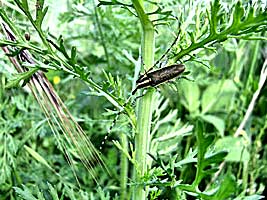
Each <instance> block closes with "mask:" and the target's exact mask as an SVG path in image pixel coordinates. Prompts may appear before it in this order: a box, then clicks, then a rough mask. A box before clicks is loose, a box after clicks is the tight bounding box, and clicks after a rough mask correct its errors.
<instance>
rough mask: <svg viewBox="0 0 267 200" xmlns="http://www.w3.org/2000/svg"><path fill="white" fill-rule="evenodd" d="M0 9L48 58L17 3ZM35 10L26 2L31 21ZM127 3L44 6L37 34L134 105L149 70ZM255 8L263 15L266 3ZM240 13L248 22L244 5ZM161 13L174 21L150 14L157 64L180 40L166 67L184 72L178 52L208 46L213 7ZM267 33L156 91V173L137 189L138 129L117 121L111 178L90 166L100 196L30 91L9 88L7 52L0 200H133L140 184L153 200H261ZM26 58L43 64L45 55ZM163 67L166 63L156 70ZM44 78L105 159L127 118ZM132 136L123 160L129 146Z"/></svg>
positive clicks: (77, 89) (199, 53) (195, 57)
mask: <svg viewBox="0 0 267 200" xmlns="http://www.w3.org/2000/svg"><path fill="white" fill-rule="evenodd" d="M4 3H6V5H7V6H6V7H5V8H4V9H5V12H6V13H7V14H8V16H9V17H10V19H11V20H12V21H13V22H14V24H15V25H16V26H17V28H18V29H19V30H20V31H21V34H24V33H26V32H27V33H30V35H31V41H30V42H31V43H32V44H34V45H35V46H37V47H40V48H42V47H43V46H42V45H43V44H42V41H41V40H40V38H39V37H38V34H37V33H36V30H34V29H33V27H32V26H31V25H30V22H29V20H28V19H27V17H25V16H24V15H23V13H22V11H21V10H20V9H19V7H18V6H17V5H16V4H15V3H14V2H13V1H6V2H5V1H4ZM35 3H36V2H34V1H29V7H30V11H31V12H34V9H35ZM123 3H124V4H119V2H118V1H113V3H110V5H104V4H108V3H103V2H102V4H103V5H101V6H100V7H96V6H97V2H95V3H94V2H93V1H82V0H73V1H63V0H58V1H52V0H47V1H45V5H47V6H48V7H49V10H48V13H47V15H46V17H45V19H44V22H43V26H42V30H43V31H44V32H45V33H46V34H47V37H49V38H52V39H53V40H54V41H57V39H58V38H59V37H60V36H62V38H63V39H64V45H65V48H66V49H67V51H68V52H70V51H71V48H72V46H75V47H76V48H77V53H76V54H77V64H78V65H79V66H83V67H84V71H85V72H90V73H89V77H90V78H91V79H92V80H93V81H94V82H95V83H97V84H98V85H99V86H100V87H101V89H102V90H103V91H105V92H108V93H111V94H112V95H113V96H115V97H116V98H115V100H114V101H115V102H119V104H120V105H122V104H124V103H125V102H126V99H127V98H128V97H129V96H130V95H131V91H132V89H133V86H134V80H136V78H137V75H138V73H139V71H140V67H141V65H142V61H141V53H140V48H141V37H142V30H141V25H140V23H139V19H138V18H137V17H136V16H134V14H133V13H132V12H133V8H131V7H130V8H129V7H127V5H128V4H131V1H127V2H123ZM257 3H258V4H257V5H261V6H263V7H264V6H266V5H264V1H262V2H261V1H258V2H257ZM151 4H152V3H149V2H147V4H146V5H147V6H148V7H149V6H151ZM221 4H222V5H221V7H222V8H224V9H225V10H224V11H225V12H224V13H219V14H220V15H221V16H223V17H222V18H220V20H222V21H221V23H220V25H221V26H220V27H219V29H224V28H225V27H226V26H227V25H229V24H230V21H231V13H233V10H234V7H235V5H236V3H233V2H231V1H222V2H221ZM241 4H242V5H243V6H244V10H245V11H247V10H248V4H247V1H241ZM154 6H155V7H154V8H157V7H160V8H164V10H163V11H165V10H167V11H170V12H168V13H164V12H163V11H159V12H157V13H156V14H155V15H156V17H157V19H158V18H159V19H160V20H158V21H155V22H154V24H157V26H155V27H156V32H155V41H156V44H155V47H156V48H155V60H157V59H159V58H160V57H161V56H162V55H163V54H164V52H166V50H167V49H168V48H169V47H170V45H171V44H172V42H173V40H174V39H175V37H176V34H178V30H179V28H181V29H182V30H183V31H184V32H182V34H183V36H182V37H181V38H182V39H180V40H179V41H178V44H177V45H174V48H172V50H171V52H170V53H169V54H168V55H167V57H169V58H170V59H169V63H170V62H171V59H173V60H177V59H176V57H177V55H178V56H179V54H177V52H179V49H180V50H181V49H182V48H184V49H186V47H188V44H189V43H190V42H192V39H196V38H198V37H200V36H201V35H205V34H207V32H205V30H206V29H205V28H207V27H208V22H207V21H208V20H207V16H206V15H208V12H207V10H209V8H210V7H209V6H210V4H206V3H204V1H203V2H200V3H199V2H195V1H179V2H178V1H172V0H168V1H162V2H160V3H158V4H155V5H154ZM252 7H253V6H252ZM259 7H260V6H259ZM227 10H228V13H227V12H226V11H227ZM265 12H266V8H265ZM219 14H218V15H219ZM174 16H176V17H177V18H178V20H177V19H176V18H175V17H174ZM266 21H267V19H266V13H265V15H264V17H262V24H261V26H260V28H261V29H260V28H259V29H260V31H258V29H257V31H256V29H255V30H254V32H258V33H255V34H254V35H252V34H251V35H249V34H247V35H241V36H240V37H239V36H238V34H237V36H236V37H228V38H221V39H220V40H219V39H218V40H217V42H216V43H214V44H212V45H210V46H207V47H206V48H202V47H201V48H197V50H196V51H194V52H190V53H191V54H190V55H191V57H190V59H189V61H187V59H184V58H183V59H182V61H183V62H185V66H186V71H187V72H188V73H186V74H185V76H186V78H187V80H186V79H183V78H180V79H176V80H174V81H173V82H172V83H166V84H164V85H162V86H161V87H159V88H158V89H157V90H156V89H149V90H153V92H154V101H153V107H154V108H156V109H155V111H154V112H153V118H152V119H153V120H152V121H153V123H152V129H151V135H152V136H151V139H150V141H151V142H150V145H151V146H150V152H149V153H150V154H147V156H148V158H149V159H150V162H151V165H149V168H148V171H147V174H145V176H144V177H143V179H142V183H136V182H134V181H133V180H134V179H133V177H132V175H133V172H132V170H133V169H134V168H135V167H136V163H135V157H134V156H135V153H134V135H135V133H134V130H135V128H133V127H132V126H131V125H133V124H134V123H133V121H131V120H132V119H131V116H129V113H127V114H122V115H120V116H119V117H118V120H117V122H116V125H115V126H114V127H113V129H112V131H111V134H110V135H109V138H108V139H107V141H106V142H105V144H104V145H103V149H101V154H102V156H103V158H104V162H105V163H106V165H107V168H108V169H109V171H110V174H109V173H108V172H107V171H105V170H104V169H102V168H101V167H99V166H98V163H95V166H94V168H95V170H96V172H97V173H98V179H99V180H98V182H99V183H98V185H97V184H96V183H95V181H94V180H93V179H92V177H91V176H90V173H88V171H87V170H86V169H85V168H84V167H83V166H82V164H81V162H80V160H79V156H75V152H72V153H73V155H74V158H76V159H75V160H74V163H75V165H76V166H75V168H76V169H77V170H76V175H77V177H78V180H79V184H80V185H78V183H77V180H76V178H75V176H74V174H73V171H72V168H71V167H70V166H69V165H68V162H67V160H66V158H65V157H64V154H63V153H62V152H61V151H60V150H59V148H58V144H57V142H56V139H55V136H54V135H53V133H52V131H51V129H50V127H49V125H48V123H47V120H46V118H45V116H44V114H43V113H42V111H41V109H40V106H39V105H38V103H37V102H36V101H35V99H34V97H33V96H32V95H31V93H30V92H29V90H28V89H27V88H25V87H24V88H22V87H15V88H8V89H7V88H6V87H5V86H6V85H7V84H8V83H9V82H10V80H12V79H13V78H14V74H16V73H17V72H16V71H15V68H14V67H13V66H12V64H11V63H10V61H9V60H8V57H7V56H5V55H4V53H3V52H2V51H1V52H0V81H1V85H0V144H1V145H0V199H27V200H28V199H130V198H131V195H132V193H133V192H134V189H133V188H134V187H135V186H136V185H140V184H141V185H142V187H145V186H147V187H148V188H149V189H148V191H149V192H148V194H147V198H148V199H189V198H192V199H194V198H200V199H261V198H262V195H264V193H266V188H265V187H266V182H267V171H266V169H267V156H266V153H267V152H266V151H267V149H266V145H265V144H266V141H267V138H266V132H267V131H266V129H267V120H266V111H267V109H266V103H267V96H266V86H265V85H263V87H262V90H261V92H260V94H259V95H258V98H257V100H256V102H255V104H254V105H252V108H253V110H252V111H251V112H250V109H249V105H250V103H251V101H252V99H253V95H255V94H257V93H256V91H257V89H258V88H259V84H261V82H262V81H263V84H264V76H265V78H266V74H264V72H265V71H263V70H264V69H265V68H264V67H266V66H265V65H266V63H265V62H266V59H267V58H266V55H267V52H266V42H265V41H264V40H266V33H265V26H266ZM178 22H179V23H180V24H178ZM205 22H206V23H205ZM251 24H252V23H251ZM262 27H264V28H262ZM48 33H49V34H48ZM253 37H254V38H253ZM2 38H3V37H2ZM255 38H257V39H260V40H254V39H255ZM203 47H204V46H203ZM31 53H32V54H33V55H34V57H35V58H36V59H39V61H40V62H43V60H42V59H43V57H42V55H38V53H36V52H34V51H32V52H31ZM179 60H180V59H179ZM166 63H167V61H166V59H163V61H162V64H161V65H164V64H166ZM265 70H266V69H265ZM189 72H190V73H189ZM265 73H266V72H265ZM45 74H46V76H47V77H48V79H49V80H50V81H51V83H52V84H53V86H54V88H55V90H56V91H57V93H58V94H59V96H60V97H61V99H62V100H63V101H64V103H65V104H66V106H67V107H68V108H69V110H70V112H71V113H72V114H73V116H74V117H75V119H76V120H77V121H78V123H79V124H80V125H81V127H82V128H83V129H84V131H85V132H86V134H87V136H88V137H89V138H90V140H91V141H92V143H93V144H94V145H95V147H96V148H100V146H101V143H102V141H103V139H104V137H105V135H106V134H107V132H108V129H109V128H110V126H111V124H112V121H113V119H114V118H115V117H116V116H117V114H118V112H119V110H120V109H118V108H116V107H114V105H113V104H112V102H111V101H109V100H108V99H107V98H106V97H105V96H104V95H101V94H100V93H99V92H97V91H95V90H94V89H92V87H91V86H90V85H88V84H86V82H85V81H83V80H81V79H79V78H74V77H73V76H72V75H70V74H68V73H67V72H65V71H63V70H60V69H58V68H57V69H56V70H49V71H48V72H47V73H45ZM188 79H189V80H188ZM141 98H142V97H141ZM138 101H139V99H134V98H132V100H131V103H132V104H131V105H128V108H129V110H131V109H133V110H134V109H135V107H136V105H137V102H138ZM246 112H249V116H248V118H247V121H246V123H245V126H244V127H243V128H242V130H241V132H238V133H237V132H236V131H237V129H238V127H239V126H240V124H241V122H242V120H243V119H244V117H245V114H246ZM129 118H130V119H129ZM129 121H130V122H131V123H130V122H129ZM137 123H138V122H137ZM125 136H127V137H126V138H127V139H126V140H127V144H128V148H127V147H125V146H124V145H123V144H124V143H123V141H125ZM112 140H116V141H119V142H120V144H119V143H116V144H114V143H113V142H112ZM132 148H133V149H132ZM70 151H71V150H70ZM126 152H128V153H129V154H127V153H126ZM226 152H228V154H227V153H226ZM123 162H124V163H123ZM197 162H198V164H197ZM123 164H124V165H123ZM125 164H126V165H128V164H129V169H128V168H127V167H126V168H125ZM122 168H123V169H127V171H126V172H125V171H122V170H121V169H122ZM217 172H219V173H217ZM122 173H126V174H122ZM123 181H125V182H127V184H125V185H124V186H126V187H127V188H126V189H125V188H122V186H123V184H122V182H123ZM183 184H184V185H183Z"/></svg>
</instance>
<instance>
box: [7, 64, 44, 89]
mask: <svg viewBox="0 0 267 200" xmlns="http://www.w3.org/2000/svg"><path fill="white" fill-rule="evenodd" d="M38 70H39V69H38V68H33V69H30V70H29V71H27V72H22V73H19V74H16V75H15V76H14V78H13V79H12V80H10V81H9V82H8V83H7V84H6V85H5V88H12V87H18V86H19V83H20V81H22V80H24V81H25V82H27V81H28V80H29V79H30V78H31V76H32V75H33V74H34V73H35V72H37V71H38Z"/></svg>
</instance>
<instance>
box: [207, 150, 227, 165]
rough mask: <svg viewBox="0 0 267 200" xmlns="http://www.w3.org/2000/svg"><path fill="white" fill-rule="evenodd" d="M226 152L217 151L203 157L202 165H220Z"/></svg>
mask: <svg viewBox="0 0 267 200" xmlns="http://www.w3.org/2000/svg"><path fill="white" fill-rule="evenodd" d="M227 154H228V151H225V150H224V151H218V152H216V153H214V154H211V155H208V156H206V157H205V161H204V164H205V165H206V166H208V165H210V164H213V163H220V162H222V161H223V160H224V158H225V156H227Z"/></svg>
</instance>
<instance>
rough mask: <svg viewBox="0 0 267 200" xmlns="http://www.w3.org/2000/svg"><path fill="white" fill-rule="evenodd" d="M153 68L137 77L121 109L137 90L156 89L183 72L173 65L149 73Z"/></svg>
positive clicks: (181, 66)
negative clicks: (134, 85) (130, 93)
mask: <svg viewBox="0 0 267 200" xmlns="http://www.w3.org/2000/svg"><path fill="white" fill-rule="evenodd" d="M179 33H180V31H179ZM179 33H178V36H177V37H176V38H175V40H174V42H173V43H172V44H171V46H170V47H169V48H168V50H167V51H166V53H165V54H163V55H162V56H161V58H160V59H159V60H158V61H157V62H156V63H155V65H154V66H156V65H157V64H158V63H159V62H160V60H162V59H163V58H164V57H165V56H166V55H167V54H168V52H169V51H170V50H171V48H172V47H173V46H174V45H175V43H176V42H177V40H178V38H179ZM154 66H153V67H151V68H150V69H149V70H148V71H147V72H145V73H144V74H142V75H140V76H139V78H138V79H137V80H136V87H135V89H134V90H133V91H132V95H131V96H130V97H129V98H128V99H127V100H126V102H125V103H124V104H123V105H122V108H124V107H125V106H126V105H127V104H128V102H129V100H130V98H131V97H132V96H133V95H134V94H135V93H136V91H137V90H138V89H142V88H148V87H156V86H158V85H160V84H162V83H164V82H167V81H170V80H171V79H174V78H176V77H178V76H179V75H180V74H182V73H183V72H184V70H185V66H184V65H182V64H173V65H169V66H167V67H163V68H161V69H158V70H154V71H151V70H152V69H153V68H154ZM123 110H124V109H121V110H120V111H119V112H118V114H117V115H116V117H115V118H114V120H113V121H112V124H111V126H110V127H109V129H108V132H107V134H106V136H105V137H104V139H103V141H102V142H101V145H100V148H99V149H100V150H101V149H102V147H103V145H104V144H105V142H106V140H107V138H108V136H109V135H110V132H111V130H112V128H113V127H114V125H115V123H116V121H117V119H118V118H119V116H120V114H121V113H122V112H123Z"/></svg>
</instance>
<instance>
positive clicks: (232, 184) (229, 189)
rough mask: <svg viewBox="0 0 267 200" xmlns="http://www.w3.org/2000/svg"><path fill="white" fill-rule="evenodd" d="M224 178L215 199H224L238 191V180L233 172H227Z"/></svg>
mask: <svg viewBox="0 0 267 200" xmlns="http://www.w3.org/2000/svg"><path fill="white" fill-rule="evenodd" d="M222 180H223V181H222V182H221V183H220V187H219V190H218V191H217V193H216V195H215V197H214V199H217V200H224V199H227V198H229V197H230V196H231V195H233V194H235V192H236V189H237V182H236V180H235V177H234V176H233V175H232V174H230V173H227V174H226V175H225V176H224V177H223V179H222Z"/></svg>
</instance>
